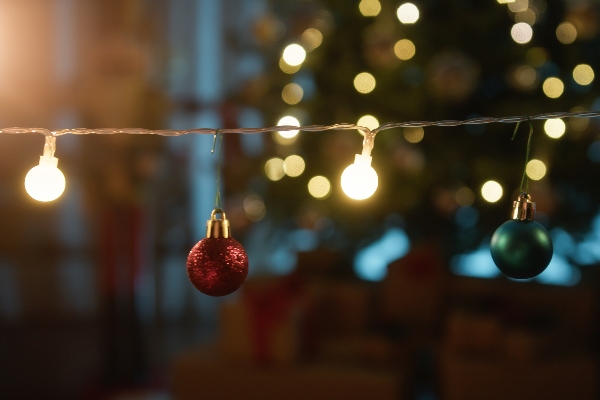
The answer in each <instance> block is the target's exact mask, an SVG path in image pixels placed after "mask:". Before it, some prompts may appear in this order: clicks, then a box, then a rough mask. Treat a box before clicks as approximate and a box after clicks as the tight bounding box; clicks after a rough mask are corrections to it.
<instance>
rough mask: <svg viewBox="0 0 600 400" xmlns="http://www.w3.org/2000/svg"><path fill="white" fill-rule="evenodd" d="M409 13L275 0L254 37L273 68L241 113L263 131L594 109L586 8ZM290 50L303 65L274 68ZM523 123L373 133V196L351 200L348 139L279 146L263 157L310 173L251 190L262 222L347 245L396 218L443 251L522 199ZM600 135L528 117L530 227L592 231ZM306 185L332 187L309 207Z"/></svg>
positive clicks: (594, 27)
mask: <svg viewBox="0 0 600 400" xmlns="http://www.w3.org/2000/svg"><path fill="white" fill-rule="evenodd" d="M408 4H409V5H408V6H406V5H405V6H403V7H400V6H401V5H402V2H399V1H385V0H380V1H378V0H362V1H360V2H359V1H356V2H348V1H342V0H321V1H302V2H298V1H295V2H279V1H278V2H273V4H272V7H271V12H272V14H269V15H265V16H264V18H262V19H259V20H258V22H257V24H256V29H255V32H256V39H257V42H258V43H259V44H260V46H261V50H262V51H263V52H264V53H265V54H267V57H270V59H269V65H271V66H272V68H271V69H270V70H268V71H267V72H266V73H265V74H264V75H263V76H262V77H261V78H260V79H261V82H262V86H261V87H262V88H263V90H264V91H263V95H261V96H257V97H255V98H254V99H253V100H252V101H250V102H249V103H250V104H253V105H255V106H257V107H258V108H260V109H261V110H262V111H263V113H264V115H265V123H266V125H276V124H277V121H278V120H279V119H280V118H282V117H284V116H292V117H294V118H296V119H297V120H298V122H299V123H300V124H301V125H309V124H325V125H327V124H333V123H341V122H350V123H356V122H357V121H359V119H360V121H361V122H360V123H359V124H365V125H367V126H371V127H375V126H377V125H379V124H382V123H385V122H402V121H413V120H417V121H419V120H424V121H437V120H445V119H458V120H464V119H468V118H473V117H477V116H491V117H502V116H510V115H533V114H538V113H545V112H552V111H586V110H592V111H598V110H599V109H600V97H599V96H600V93H599V92H598V89H597V82H596V81H595V80H594V79H593V78H594V72H595V71H598V70H600V58H599V57H598V54H600V35H599V34H598V29H599V27H600V5H599V4H598V3H597V2H593V1H585V0H582V1H578V2H570V1H562V0H553V1H544V0H529V1H528V0H516V1H514V2H511V3H508V4H499V2H496V1H493V0H486V1H474V0H462V1H453V2H444V1H437V0H427V1H418V2H417V1H415V2H414V4H410V3H408ZM403 21H404V22H403ZM283 26H285V27H287V28H288V29H287V30H286V31H285V32H284V31H283V30H282V29H283V28H282V27H283ZM277 27H279V28H280V29H279V30H278V29H277ZM291 43H297V44H300V45H301V46H302V47H303V48H304V49H305V50H307V54H306V59H305V60H304V61H303V62H301V63H299V65H298V66H295V65H290V64H294V63H286V61H285V59H284V58H281V57H282V52H283V51H284V48H285V46H287V45H289V44H291ZM365 72H366V73H368V74H369V75H362V78H361V77H360V75H359V74H361V73H365ZM361 79H362V81H361ZM246 100H247V99H246ZM363 117H365V118H366V119H361V118H363ZM552 123H555V124H556V126H555V128H552V126H551V125H552ZM286 124H287V123H286ZM524 125H527V124H523V126H521V127H520V129H519V131H518V133H517V136H516V138H515V140H513V141H511V137H512V134H513V130H514V128H515V126H514V125H510V124H489V125H472V126H463V127H444V128H435V127H432V128H425V129H422V128H405V129H396V130H390V131H383V132H381V133H379V134H378V135H377V138H376V141H375V148H374V151H373V154H372V155H373V166H374V168H375V169H376V170H377V171H378V174H379V188H378V190H377V192H376V193H375V195H374V196H373V197H372V198H370V199H367V200H364V201H362V202H357V201H352V200H349V199H347V198H346V196H345V195H344V194H343V193H342V191H341V188H340V186H339V176H340V175H341V172H342V171H343V169H344V168H345V167H346V166H347V165H349V164H351V163H352V161H353V157H354V154H355V153H360V150H361V141H362V139H361V137H360V135H359V134H358V133H355V132H348V131H333V132H325V133H316V134H315V133H303V134H300V135H299V136H298V137H297V138H293V139H282V138H281V137H277V136H274V140H272V141H271V138H269V141H270V143H271V145H272V147H271V149H270V152H269V154H268V156H267V158H265V159H264V160H261V161H260V163H263V164H264V163H265V162H266V161H267V159H268V158H271V157H278V158H280V159H281V160H284V159H285V158H286V157H288V156H290V155H299V156H301V157H302V160H303V161H304V163H305V166H304V168H305V169H304V170H303V172H302V173H301V175H300V176H298V177H295V178H293V179H290V178H288V177H285V175H284V173H283V172H282V173H281V176H276V177H270V179H265V180H266V181H268V182H270V183H269V184H268V186H267V187H265V189H261V190H262V192H261V195H263V196H264V197H265V203H266V204H267V210H268V211H267V215H268V218H271V219H274V220H280V221H281V220H286V218H290V217H292V218H296V221H305V220H307V219H308V220H311V221H313V222H314V221H317V220H318V219H319V218H317V217H315V215H317V216H320V217H323V218H327V219H328V220H331V221H333V222H334V224H335V226H336V227H338V228H339V229H338V232H343V236H344V238H345V239H349V242H350V243H355V242H356V241H357V240H359V239H360V238H363V237H365V236H368V235H373V234H374V232H378V231H379V232H381V227H382V226H384V225H385V224H386V223H389V221H390V220H392V221H396V222H395V223H399V224H400V225H402V227H403V228H404V229H405V230H406V231H407V232H408V233H409V235H411V236H414V237H420V236H429V235H432V234H435V235H437V236H438V237H439V238H441V239H443V240H444V241H445V242H446V243H447V244H448V246H449V250H450V251H451V252H457V251H465V249H468V248H474V247H477V246H478V245H479V244H480V243H481V241H482V240H484V239H485V238H486V237H489V236H490V235H491V233H492V232H493V231H494V229H495V228H496V227H497V226H499V225H500V224H501V223H502V222H504V221H506V219H507V218H508V215H509V210H510V207H511V204H512V201H513V200H515V199H516V198H517V195H518V190H519V183H520V180H521V173H522V171H523V167H524V161H525V148H526V141H527V131H528V128H529V127H525V126H524ZM599 127H600V121H594V120H593V119H592V120H590V119H586V118H569V119H565V120H564V124H562V125H561V123H560V122H556V121H552V122H551V123H550V124H549V125H546V124H545V122H544V121H537V122H533V129H534V136H533V142H532V153H531V158H532V159H536V160H539V161H541V162H542V164H539V163H538V165H540V166H541V172H540V170H539V169H538V176H535V174H534V175H532V179H531V181H530V185H529V187H530V193H531V195H532V197H533V199H534V201H536V202H537V207H538V215H539V216H538V220H540V222H542V223H543V224H545V225H546V226H547V227H549V228H552V227H561V228H562V229H565V230H566V231H568V232H571V233H572V234H574V235H576V237H577V235H580V236H581V235H583V234H584V233H585V232H587V231H589V229H590V223H591V221H592V220H593V217H594V216H595V215H596V214H597V213H598V204H599V203H600V190H599V188H598V187H597V186H596V185H595V184H593V182H595V181H596V180H597V179H598V178H599V175H600V169H599V168H598V162H599V161H600V145H599V143H600V142H599V141H598V138H599V135H598V132H599ZM563 133H564V134H563ZM552 136H554V138H553V137H552ZM544 168H545V175H544V172H543V170H544ZM256 170H260V171H261V172H262V171H263V170H264V167H263V166H262V164H261V165H260V166H259V165H257V169H256ZM284 172H285V171H284ZM532 174H533V173H532ZM539 174H541V175H542V176H543V177H542V178H541V179H540V178H539ZM317 175H319V176H324V177H326V178H327V179H328V180H329V182H330V183H331V191H330V193H329V194H328V195H326V196H325V197H324V198H320V199H318V198H315V197H314V195H311V194H310V193H309V191H308V190H307V185H308V182H309V181H310V179H311V178H312V177H314V176H317ZM282 176H283V179H281V177H282ZM534 178H535V179H539V180H535V179H534ZM489 180H493V181H496V182H498V183H500V185H501V187H502V188H503V194H502V196H501V197H500V199H499V200H498V201H497V202H491V201H487V200H486V199H485V198H484V196H482V194H481V188H482V185H483V184H484V183H485V182H486V181H489ZM303 216H304V217H303ZM308 216H311V217H310V218H309V217H308ZM390 216H392V217H390ZM303 218H304V219H303ZM311 218H312V219H311ZM386 221H388V222H386ZM398 221H401V222H398ZM300 225H302V224H301V223H300ZM308 225H309V226H308V227H309V228H315V226H314V224H313V225H312V226H310V224H308Z"/></svg>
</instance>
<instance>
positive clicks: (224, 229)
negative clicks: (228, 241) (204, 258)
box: [206, 208, 231, 238]
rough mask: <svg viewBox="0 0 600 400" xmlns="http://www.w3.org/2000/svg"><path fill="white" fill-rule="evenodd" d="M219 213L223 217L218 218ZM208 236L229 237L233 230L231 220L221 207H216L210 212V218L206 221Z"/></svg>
mask: <svg viewBox="0 0 600 400" xmlns="http://www.w3.org/2000/svg"><path fill="white" fill-rule="evenodd" d="M217 214H221V216H222V218H221V219H217ZM206 237H207V238H229V237H231V230H230V228H229V221H228V220H227V216H226V215H225V212H224V211H223V210H221V209H220V208H215V209H214V210H213V211H212V213H211V214H210V219H209V220H208V221H206Z"/></svg>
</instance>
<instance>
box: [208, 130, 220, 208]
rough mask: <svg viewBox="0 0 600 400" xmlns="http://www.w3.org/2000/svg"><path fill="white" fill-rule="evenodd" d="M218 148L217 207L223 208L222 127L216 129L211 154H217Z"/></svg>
mask: <svg viewBox="0 0 600 400" xmlns="http://www.w3.org/2000/svg"><path fill="white" fill-rule="evenodd" d="M215 147H216V148H217V168H216V169H217V172H216V175H217V177H216V190H215V209H216V210H221V165H223V162H222V161H223V135H222V134H221V132H220V129H216V130H215V136H214V138H213V145H212V149H211V151H210V152H211V154H215Z"/></svg>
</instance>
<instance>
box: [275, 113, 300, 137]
mask: <svg viewBox="0 0 600 400" xmlns="http://www.w3.org/2000/svg"><path fill="white" fill-rule="evenodd" d="M277 126H300V121H298V119H297V118H295V117H292V116H291V115H286V116H285V117H283V118H281V119H280V120H279V122H277ZM298 132H299V131H297V130H289V131H278V132H277V133H278V134H279V136H281V137H284V138H288V139H289V138H292V137H295V136H296V135H298Z"/></svg>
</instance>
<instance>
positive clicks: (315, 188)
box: [308, 175, 331, 199]
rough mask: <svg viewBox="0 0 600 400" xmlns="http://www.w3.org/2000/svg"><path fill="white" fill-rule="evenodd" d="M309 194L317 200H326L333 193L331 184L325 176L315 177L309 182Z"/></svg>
mask: <svg viewBox="0 0 600 400" xmlns="http://www.w3.org/2000/svg"><path fill="white" fill-rule="evenodd" d="M308 193H310V195H311V196H312V197H314V198H316V199H324V198H326V197H328V196H329V194H330V193H331V182H329V179H327V178H325V177H324V176H320V175H318V176H314V177H312V178H311V179H310V181H308Z"/></svg>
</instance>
